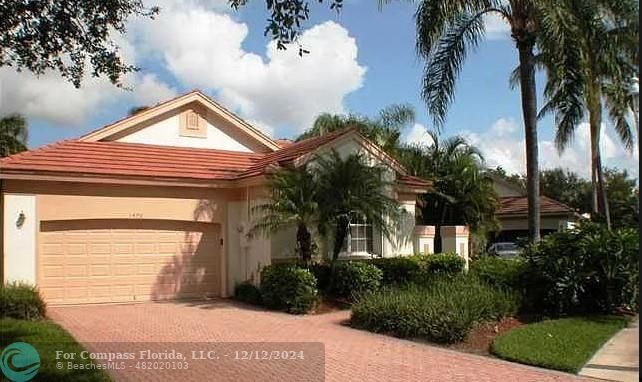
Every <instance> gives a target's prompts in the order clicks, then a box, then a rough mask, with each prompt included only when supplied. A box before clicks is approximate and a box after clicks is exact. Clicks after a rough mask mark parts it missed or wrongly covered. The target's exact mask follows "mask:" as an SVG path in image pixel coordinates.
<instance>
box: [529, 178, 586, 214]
mask: <svg viewBox="0 0 642 382" xmlns="http://www.w3.org/2000/svg"><path fill="white" fill-rule="evenodd" d="M540 186H541V190H542V194H544V195H546V196H548V197H549V198H552V199H555V200H558V201H560V202H562V203H564V204H566V205H568V206H569V207H571V208H573V209H575V210H576V211H580V212H581V213H587V212H590V211H591V183H590V182H587V181H586V179H584V178H582V177H580V176H579V175H577V174H576V173H574V172H572V171H568V170H563V169H561V168H555V169H550V170H544V171H542V172H541V173H540Z"/></svg>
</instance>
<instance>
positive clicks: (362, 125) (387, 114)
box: [297, 105, 415, 154]
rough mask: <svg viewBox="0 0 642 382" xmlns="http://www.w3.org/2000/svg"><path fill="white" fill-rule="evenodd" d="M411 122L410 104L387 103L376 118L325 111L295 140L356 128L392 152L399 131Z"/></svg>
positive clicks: (398, 142)
mask: <svg viewBox="0 0 642 382" xmlns="http://www.w3.org/2000/svg"><path fill="white" fill-rule="evenodd" d="M414 122H415V110H414V109H413V108H412V106H409V105H389V106H386V107H385V108H383V109H382V110H381V111H380V112H379V114H378V116H377V117H376V118H368V117H363V116H359V115H338V114H328V113H324V114H321V115H319V116H318V117H317V118H316V119H315V121H314V124H313V125H312V128H311V129H310V130H308V131H306V132H305V133H303V134H302V135H301V136H299V138H298V139H297V140H302V139H306V138H310V137H316V136H319V135H323V134H327V133H331V132H333V131H337V130H343V129H348V128H356V129H358V130H359V132H360V133H361V134H363V135H364V136H365V137H366V138H368V139H369V140H371V141H372V142H374V143H376V144H377V145H378V146H379V147H381V148H382V149H383V150H384V151H386V152H388V153H390V154H393V153H394V152H395V150H396V149H397V148H398V147H399V145H400V141H399V138H400V136H401V131H402V130H403V129H404V128H405V127H407V126H409V125H411V124H413V123H414Z"/></svg>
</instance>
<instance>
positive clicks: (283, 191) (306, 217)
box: [249, 166, 318, 263]
mask: <svg viewBox="0 0 642 382" xmlns="http://www.w3.org/2000/svg"><path fill="white" fill-rule="evenodd" d="M267 185H268V188H269V189H270V190H271V192H272V194H271V199H270V201H269V202H267V203H265V204H262V205H259V206H256V207H254V208H253V212H254V213H255V214H256V215H258V217H257V219H256V222H255V223H254V225H253V227H252V229H251V230H250V232H249V233H250V235H251V234H254V233H256V232H262V233H272V232H277V231H281V230H284V229H288V228H292V227H296V229H297V231H296V243H297V245H296V250H297V252H298V254H299V256H300V257H301V259H302V260H303V261H304V262H306V263H307V262H309V261H310V260H311V259H312V252H313V241H312V234H311V233H310V228H311V227H313V226H314V224H316V222H317V216H318V204H317V201H316V199H317V187H316V181H315V179H314V174H313V173H312V172H311V171H309V169H308V168H307V166H301V167H297V168H281V169H278V170H276V171H274V172H273V173H272V174H271V175H270V176H269V177H268V180H267Z"/></svg>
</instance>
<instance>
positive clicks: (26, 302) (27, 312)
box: [0, 282, 46, 320]
mask: <svg viewBox="0 0 642 382" xmlns="http://www.w3.org/2000/svg"><path fill="white" fill-rule="evenodd" d="M45 314H46V304H45V302H44V301H43V299H42V297H41V296H40V292H38V289H37V288H36V287H35V286H33V285H30V284H26V283H21V282H12V283H8V284H5V285H3V286H2V288H0V318H8V317H9V318H16V319H19V320H40V319H43V318H45Z"/></svg>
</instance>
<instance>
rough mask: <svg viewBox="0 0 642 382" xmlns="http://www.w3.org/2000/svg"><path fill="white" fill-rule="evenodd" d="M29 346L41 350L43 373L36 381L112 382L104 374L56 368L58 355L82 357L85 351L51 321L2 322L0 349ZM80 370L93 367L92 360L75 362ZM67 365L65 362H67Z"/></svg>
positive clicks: (40, 373) (7, 319) (41, 369)
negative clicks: (14, 344) (82, 367)
mask: <svg viewBox="0 0 642 382" xmlns="http://www.w3.org/2000/svg"><path fill="white" fill-rule="evenodd" d="M18 341H19V342H26V343H29V344H31V345H32V346H33V347H35V348H36V350H38V353H39V355H40V369H39V370H38V374H37V375H36V378H35V380H42V381H109V380H110V379H109V377H108V376H107V374H106V373H105V372H104V371H102V370H69V369H68V368H67V367H65V366H63V367H62V368H61V369H59V368H57V367H56V363H57V360H56V358H55V357H56V351H57V350H61V351H64V352H66V353H75V354H80V352H81V351H83V350H84V349H83V348H82V346H81V345H79V344H78V343H77V342H76V341H75V340H74V339H73V337H71V335H69V333H67V332H66V331H65V330H64V329H62V328H61V327H60V326H58V325H56V324H54V323H53V322H51V321H47V320H43V321H23V320H14V319H12V318H3V319H0V348H4V347H5V346H7V345H9V344H11V343H13V342H18ZM74 363H75V364H77V365H78V366H80V365H90V364H91V361H90V360H76V361H74ZM65 365H66V362H65Z"/></svg>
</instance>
